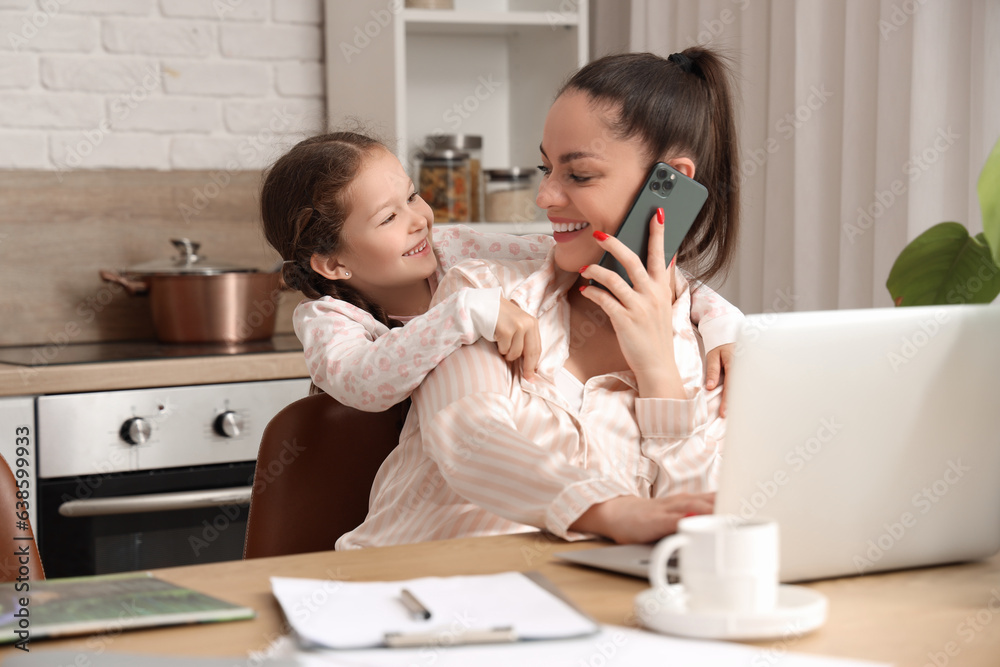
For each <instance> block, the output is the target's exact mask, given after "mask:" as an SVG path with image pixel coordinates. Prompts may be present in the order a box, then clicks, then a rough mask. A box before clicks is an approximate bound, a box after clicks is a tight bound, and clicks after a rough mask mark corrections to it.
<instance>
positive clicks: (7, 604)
mask: <svg viewBox="0 0 1000 667" xmlns="http://www.w3.org/2000/svg"><path fill="white" fill-rule="evenodd" d="M27 583H28V585H29V586H30V588H29V589H28V590H16V589H15V585H16V586H17V587H18V588H21V589H23V588H24V587H25V582H21V583H19V584H15V582H9V583H4V584H0V605H2V608H0V643H5V644H9V643H12V642H17V643H20V642H23V641H25V640H27V641H29V642H30V641H32V640H35V639H43V638H45V637H60V636H65V635H83V634H95V633H106V632H114V633H118V632H122V631H124V630H132V629H135V628H148V627H152V626H159V625H180V624H184V623H205V622H212V621H234V620H239V619H247V618H253V617H254V610H253V609H250V608H249V607H241V606H239V605H235V604H231V603H229V602H224V601H222V600H219V599H217V598H213V597H210V596H208V595H205V594H203V593H199V592H197V591H193V590H191V589H189V588H184V587H182V586H177V585H176V584H172V583H170V582H167V581H163V580H162V579H157V578H156V577H154V576H153V575H152V574H151V573H149V572H129V573H126V574H109V575H99V576H95V577H70V578H66V579H49V580H45V581H31V582H27ZM25 602H26V603H27V604H25ZM25 633H26V634H25Z"/></svg>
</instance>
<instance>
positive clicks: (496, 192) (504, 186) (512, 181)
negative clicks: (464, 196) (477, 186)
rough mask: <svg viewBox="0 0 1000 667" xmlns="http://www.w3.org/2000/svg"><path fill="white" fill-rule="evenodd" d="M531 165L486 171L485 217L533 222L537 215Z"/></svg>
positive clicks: (505, 220) (533, 170)
mask: <svg viewBox="0 0 1000 667" xmlns="http://www.w3.org/2000/svg"><path fill="white" fill-rule="evenodd" d="M535 172H536V169H535V168H532V167H508V168H506V169H487V170H486V172H485V173H486V220H487V221H488V222H530V221H532V220H536V219H537V218H538V207H537V206H536V205H535V188H534V185H533V184H532V177H533V176H534V175H535Z"/></svg>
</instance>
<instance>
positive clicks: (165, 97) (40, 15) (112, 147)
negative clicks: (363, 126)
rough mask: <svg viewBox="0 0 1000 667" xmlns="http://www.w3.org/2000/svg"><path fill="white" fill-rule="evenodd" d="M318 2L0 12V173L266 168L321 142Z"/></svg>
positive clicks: (131, 3)
mask: <svg viewBox="0 0 1000 667" xmlns="http://www.w3.org/2000/svg"><path fill="white" fill-rule="evenodd" d="M322 4H323V3H322V0H0V169H46V170H65V169H107V168H121V169H225V170H236V169H259V168H261V167H264V166H266V165H268V164H270V162H272V161H273V160H274V159H275V158H277V157H278V156H279V155H280V154H281V152H282V151H284V150H286V149H287V148H288V147H289V146H291V145H292V144H294V143H295V142H296V141H298V140H300V139H301V138H303V137H305V136H308V135H311V134H315V133H316V132H320V131H322V130H323V129H324V128H325V126H326V122H325V118H324V103H323V102H324V94H325V92H324V83H323V81H324V76H323V74H324V70H323V40H322V21H323V13H322Z"/></svg>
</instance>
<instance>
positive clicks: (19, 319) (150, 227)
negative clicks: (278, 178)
mask: <svg viewBox="0 0 1000 667" xmlns="http://www.w3.org/2000/svg"><path fill="white" fill-rule="evenodd" d="M218 177H219V173H218V172H211V171H165V172H158V171H135V170H114V171H85V170H80V171H69V172H52V171H0V285H3V288H4V289H3V290H0V345H54V346H57V347H59V346H62V345H67V344H71V343H83V342H90V341H115V340H152V339H153V338H154V332H153V322H152V315H151V313H150V306H149V300H148V297H144V296H130V295H129V294H127V293H126V292H125V290H124V289H123V288H121V287H119V286H118V285H115V284H109V283H105V282H103V281H102V280H101V278H100V276H99V275H98V271H99V270H100V269H122V268H127V267H129V266H132V265H134V264H138V263H140V262H145V261H148V260H153V259H166V258H168V257H172V256H173V255H175V254H176V250H175V249H174V247H173V246H172V245H171V243H170V239H172V238H177V237H180V236H185V237H188V238H190V239H192V240H194V241H198V242H200V243H201V251H202V254H204V255H205V256H207V257H209V258H210V259H213V260H220V261H229V262H237V263H240V264H246V265H250V266H257V267H260V268H267V267H270V266H273V265H274V264H275V262H276V260H278V259H279V258H278V256H277V254H276V253H275V252H274V251H273V250H272V249H271V248H270V246H268V245H267V242H266V241H265V240H264V237H263V234H262V232H261V228H260V213H259V210H258V199H259V188H260V172H259V171H239V172H231V173H229V172H227V174H226V180H225V181H224V182H219V183H217V182H216V179H218ZM301 299H302V295H301V294H298V293H297V292H296V293H286V294H284V295H283V296H282V301H281V306H280V308H279V311H278V324H277V331H278V332H279V333H284V332H290V331H291V330H292V327H291V312H292V310H293V309H294V307H295V304H297V303H298V302H299V300H301Z"/></svg>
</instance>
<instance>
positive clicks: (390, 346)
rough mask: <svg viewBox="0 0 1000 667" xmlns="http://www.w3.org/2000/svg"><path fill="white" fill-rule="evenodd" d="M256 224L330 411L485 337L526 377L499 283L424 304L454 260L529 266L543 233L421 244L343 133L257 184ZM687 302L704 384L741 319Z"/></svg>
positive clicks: (519, 332) (516, 321)
mask: <svg viewBox="0 0 1000 667" xmlns="http://www.w3.org/2000/svg"><path fill="white" fill-rule="evenodd" d="M261 217H262V219H263V223H264V234H265V236H266V238H267V240H268V242H269V243H270V244H271V246H273V247H274V248H275V250H277V251H278V252H279V253H280V254H281V257H282V259H284V260H285V262H284V265H283V269H282V278H283V280H284V282H285V284H286V285H287V286H289V287H291V288H292V289H297V290H299V291H301V292H302V293H303V294H304V295H305V296H306V297H308V300H306V301H303V302H302V303H300V304H299V305H298V306H297V307H296V309H295V313H294V315H293V325H294V329H295V333H296V335H297V336H298V337H299V340H300V341H301V342H302V345H303V348H304V352H305V357H306V364H307V367H308V369H309V374H310V376H311V377H312V380H313V383H314V384H315V385H316V386H317V387H319V388H320V389H322V390H323V391H325V392H326V393H328V394H329V395H331V396H332V397H333V398H335V399H336V400H337V401H339V402H340V403H343V404H345V405H349V406H352V407H355V408H358V409H360V410H365V411H369V412H378V411H382V410H386V409H388V408H389V407H391V406H393V405H395V404H396V403H399V402H400V401H403V400H405V399H406V398H407V397H409V395H410V394H411V392H413V390H414V389H415V388H416V387H417V386H418V385H419V384H420V383H421V381H422V380H423V379H424V377H425V376H426V375H427V373H429V372H430V371H431V370H432V369H434V368H435V367H436V366H437V365H438V364H439V363H440V362H441V360H443V359H444V358H445V357H447V356H448V355H449V354H451V353H452V352H453V351H454V350H455V349H457V348H458V347H460V346H462V345H469V344H472V343H474V342H476V341H477V340H479V339H480V338H485V339H487V340H490V341H495V342H496V343H497V347H498V349H499V351H500V353H501V355H503V356H504V358H505V359H506V360H507V361H508V362H513V361H515V360H516V359H519V358H520V359H521V360H522V364H521V365H522V368H523V370H522V374H523V376H524V378H525V379H526V380H532V379H533V378H534V377H535V370H536V365H537V363H538V359H539V357H540V355H541V340H540V337H539V332H538V324H537V322H536V321H535V318H534V317H531V316H529V315H527V314H526V313H524V311H522V310H521V309H520V308H519V307H517V306H516V305H514V303H512V302H511V301H508V300H507V299H505V298H503V295H502V294H501V290H500V288H496V287H495V288H490V289H468V290H462V291H460V292H457V293H455V294H452V295H450V296H449V297H448V298H446V299H444V300H442V301H440V303H437V304H435V305H434V307H433V308H430V307H429V306H430V301H431V296H432V295H433V293H434V291H435V290H436V288H437V285H438V283H439V282H440V280H441V278H442V277H443V275H444V273H445V271H447V270H448V269H449V268H451V267H452V266H454V265H455V264H457V263H458V262H460V261H462V260H465V259H475V258H478V257H488V258H491V259H541V258H544V257H545V256H546V255H547V254H548V252H549V250H550V249H551V247H552V245H553V239H552V237H550V236H547V235H542V236H513V235H507V234H484V233H481V232H477V231H474V230H472V229H471V228H469V227H466V226H458V227H454V228H451V229H448V230H446V231H445V232H444V233H441V234H438V235H437V237H436V238H435V237H434V236H432V233H431V232H432V224H433V213H432V211H431V209H430V207H429V206H428V205H427V204H426V203H425V202H424V201H423V200H422V199H421V198H420V197H419V196H418V195H417V192H416V189H415V188H414V186H413V182H412V180H411V179H410V178H409V177H408V176H407V175H406V172H405V170H404V169H403V166H402V165H401V164H400V162H399V160H398V159H397V158H396V157H395V156H394V155H393V154H392V153H391V152H390V151H389V150H388V149H387V148H386V147H385V146H384V145H383V144H381V143H379V142H378V141H376V140H374V139H371V138H369V137H366V136H364V135H361V134H357V133H353V132H336V133H332V134H326V135H320V136H317V137H312V138H309V139H306V140H304V141H302V142H300V143H299V144H297V145H296V146H295V147H293V148H292V149H291V150H290V151H289V152H288V153H287V154H285V155H284V156H282V157H281V158H280V159H279V160H278V161H277V162H276V163H275V164H274V165H273V166H272V167H271V168H270V169H269V170H268V172H267V174H266V176H265V179H264V184H263V187H262V191H261ZM696 294H697V295H698V296H699V298H698V299H696V300H695V304H694V306H695V316H696V317H697V318H699V319H700V321H701V333H702V335H703V337H704V338H705V339H706V343H705V347H706V349H712V348H717V349H715V350H713V352H714V353H715V356H714V359H715V371H714V373H715V376H716V377H718V375H719V367H720V365H721V364H722V363H726V362H727V361H728V350H729V348H730V347H731V344H732V343H733V342H734V340H735V332H736V327H737V326H738V325H739V322H740V320H741V319H742V314H741V313H740V312H739V311H738V310H737V309H736V308H735V307H733V306H732V305H730V304H729V303H728V302H726V301H725V300H724V299H722V298H721V297H719V296H718V295H717V294H715V293H714V292H713V291H711V290H709V289H708V288H707V287H704V286H703V287H701V288H700V289H699V290H697V292H696ZM693 319H694V318H693ZM695 321H696V322H697V321H698V320H697V319H696V320H695ZM706 329H708V331H706ZM719 346H725V347H719ZM720 358H721V361H720ZM711 374H712V371H711V370H710V371H709V375H711Z"/></svg>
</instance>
